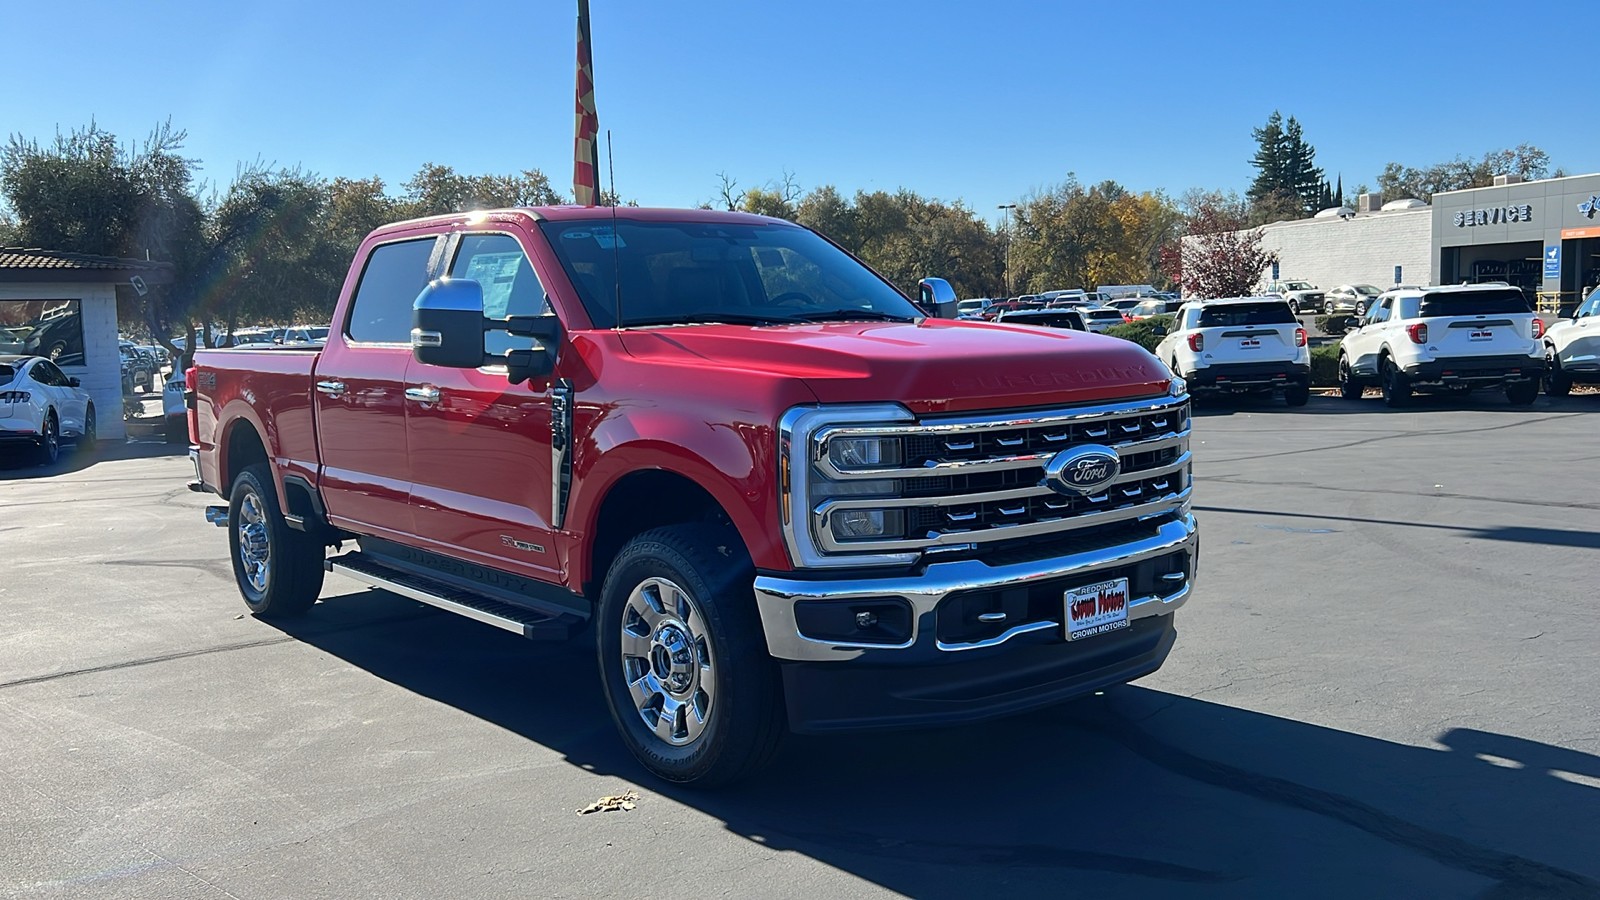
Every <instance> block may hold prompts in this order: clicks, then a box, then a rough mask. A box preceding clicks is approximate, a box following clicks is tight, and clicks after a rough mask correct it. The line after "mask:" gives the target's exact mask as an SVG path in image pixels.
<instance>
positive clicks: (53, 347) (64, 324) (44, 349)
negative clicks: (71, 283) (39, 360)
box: [23, 300, 83, 366]
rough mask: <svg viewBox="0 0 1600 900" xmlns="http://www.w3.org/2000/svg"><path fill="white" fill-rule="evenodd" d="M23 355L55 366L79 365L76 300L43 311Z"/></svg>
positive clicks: (79, 321)
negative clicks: (39, 357) (36, 357)
mask: <svg viewBox="0 0 1600 900" xmlns="http://www.w3.org/2000/svg"><path fill="white" fill-rule="evenodd" d="M23 352H24V353H26V354H28V355H30V356H42V357H44V358H45V359H48V360H50V361H51V362H53V363H55V364H56V365H58V366H81V365H83V317H82V316H81V315H80V314H79V312H78V302H77V301H76V300H73V301H69V302H67V303H63V304H61V305H60V306H57V307H55V308H54V309H49V310H46V311H45V312H44V313H43V314H42V315H41V316H40V317H39V321H38V322H36V323H34V326H33V330H32V331H30V332H28V340H27V342H26V344H25V345H24V347H23Z"/></svg>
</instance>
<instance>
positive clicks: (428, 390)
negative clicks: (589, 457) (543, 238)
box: [406, 231, 560, 582]
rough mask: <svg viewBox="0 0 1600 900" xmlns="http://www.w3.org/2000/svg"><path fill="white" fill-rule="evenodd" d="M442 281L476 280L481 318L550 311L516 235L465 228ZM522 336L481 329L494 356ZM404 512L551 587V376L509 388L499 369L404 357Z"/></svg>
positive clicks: (437, 543) (433, 533) (473, 556)
mask: <svg viewBox="0 0 1600 900" xmlns="http://www.w3.org/2000/svg"><path fill="white" fill-rule="evenodd" d="M447 256H448V260H447V269H446V271H447V272H448V274H449V276H450V277H451V278H464V279H471V280H473V281H477V282H478V283H479V284H481V285H482V286H483V299H484V315H485V318H489V319H502V318H505V317H506V316H537V315H542V314H545V313H547V312H549V306H548V304H547V301H546V299H545V291H544V287H543V283H542V282H541V280H540V278H539V276H538V274H537V273H536V272H535V271H534V268H533V266H532V264H531V263H530V262H529V256H528V253H527V252H526V250H525V249H524V247H523V245H522V242H521V240H520V237H519V235H518V234H516V233H513V232H510V231H496V232H468V233H464V234H461V235H459V236H456V237H453V238H452V239H451V241H450V245H449V249H448V250H447ZM531 346H532V341H531V339H529V338H513V337H511V336H509V335H507V334H506V333H505V332H499V331H491V332H488V333H487V334H486V336H485V350H486V353H487V354H490V355H497V356H499V355H503V354H504V353H505V351H506V350H509V349H512V348H526V347H531ZM406 394H407V399H406V444H407V446H409V448H410V471H411V475H410V478H411V483H412V484H411V516H412V521H413V522H414V523H415V527H416V534H417V536H418V540H419V541H420V542H421V543H422V544H423V545H425V546H427V547H428V548H429V549H432V550H434V551H436V552H438V553H442V554H445V555H448V556H452V557H456V558H458V559H463V560H466V561H468V562H472V563H476V564H479V565H484V566H490V567H493V568H499V569H505V570H510V571H514V572H517V573H519V574H523V575H527V576H530V577H534V578H539V579H541V580H544V581H549V582H554V581H556V580H557V577H556V575H557V573H558V572H559V569H560V566H559V564H558V561H557V554H556V551H555V547H554V545H553V543H552V537H553V530H552V526H551V521H550V520H551V515H552V511H551V496H552V494H553V489H552V485H551V471H552V464H551V433H550V415H551V379H550V376H548V375H541V376H535V377H534V378H532V379H531V380H529V381H525V382H523V383H521V384H516V385H513V384H511V383H510V382H509V380H508V379H507V377H506V368H505V366H503V365H488V366H484V367H481V368H477V369H454V368H446V367H441V366H431V365H426V364H424V363H420V362H415V361H413V362H412V363H411V366H410V369H409V370H408V372H407V375H406Z"/></svg>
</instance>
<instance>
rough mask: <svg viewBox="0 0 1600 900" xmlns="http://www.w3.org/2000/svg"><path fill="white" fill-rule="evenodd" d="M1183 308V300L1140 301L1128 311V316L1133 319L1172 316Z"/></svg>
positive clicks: (1153, 299)
mask: <svg viewBox="0 0 1600 900" xmlns="http://www.w3.org/2000/svg"><path fill="white" fill-rule="evenodd" d="M1182 307H1183V301H1182V300H1158V299H1155V298H1151V299H1147V300H1140V301H1139V302H1138V303H1135V304H1134V305H1133V306H1132V307H1130V308H1129V309H1128V310H1127V315H1128V318H1129V319H1130V320H1132V319H1148V318H1151V317H1152V316H1170V315H1172V314H1174V313H1176V312H1177V311H1178V310H1179V309H1181V308H1182Z"/></svg>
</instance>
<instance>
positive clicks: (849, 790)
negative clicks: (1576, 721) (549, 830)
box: [274, 592, 1600, 898]
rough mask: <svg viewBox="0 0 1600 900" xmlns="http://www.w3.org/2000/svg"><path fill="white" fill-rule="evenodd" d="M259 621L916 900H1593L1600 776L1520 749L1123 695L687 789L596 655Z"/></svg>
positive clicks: (1502, 739)
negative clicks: (663, 768) (658, 769)
mask: <svg viewBox="0 0 1600 900" xmlns="http://www.w3.org/2000/svg"><path fill="white" fill-rule="evenodd" d="M407 611H412V612H414V614H407ZM274 624H275V627H277V628H279V629H281V630H282V631H283V632H284V633H286V634H288V635H290V636H293V637H295V638H297V639H298V640H300V641H303V642H304V643H306V644H308V645H311V646H314V647H317V648H319V649H320V650H322V651H324V652H326V653H329V654H331V655H333V656H335V657H338V658H340V659H342V660H344V661H346V662H348V663H350V664H352V665H354V666H357V667H359V668H360V669H363V670H365V671H367V672H369V673H371V674H372V675H374V676H376V677H378V678H381V679H383V680H384V681H386V682H389V683H392V684H394V685H397V686H399V687H402V688H404V689H406V690H409V691H412V692H414V693H416V694H418V695H421V696H424V697H427V698H430V699H432V700H434V701H436V702H440V703H444V704H447V705H449V706H452V707H454V708H456V709H459V710H461V711H463V712H466V713H468V714H470V715H472V716H475V717H477V718H479V719H481V720H483V721H485V722H488V723H492V724H493V725H495V726H498V727H500V728H504V729H507V730H509V731H511V732H514V733H516V734H518V735H521V736H523V737H525V738H527V739H528V740H530V741H533V742H536V743H538V744H540V745H542V746H544V747H547V748H550V749H552V750H555V751H557V752H559V753H561V754H563V755H564V756H565V757H566V758H567V759H568V761H569V762H571V763H572V764H573V765H575V766H579V767H581V768H583V769H585V770H588V771H591V772H594V773H597V774H600V775H606V776H612V777H615V778H620V779H623V780H625V781H630V782H637V783H638V784H639V785H640V787H641V789H642V790H643V791H645V792H646V796H645V798H644V800H643V801H641V812H643V811H645V810H647V809H648V807H649V805H650V802H651V797H650V796H649V794H651V793H654V794H657V795H661V796H665V797H667V798H670V799H671V800H672V801H675V802H676V803H680V804H683V805H685V806H688V807H690V808H692V809H695V810H698V811H700V812H702V813H704V814H705V815H708V816H713V817H716V818H717V819H718V820H720V821H721V822H723V823H725V826H726V827H727V829H728V830H729V831H730V832H732V833H734V834H737V835H739V836H741V837H743V838H745V839H746V840H748V841H751V842H754V843H757V844H760V845H761V846H763V847H765V848H768V849H770V850H772V851H774V852H775V853H791V854H800V855H804V856H806V857H810V858H812V859H815V860H817V861H819V862H821V863H823V864H826V865H828V866H830V867H833V868H836V869H838V870H841V871H844V872H848V873H851V874H853V875H855V876H857V877H859V878H862V879H866V880H868V881H871V882H874V883H876V884H878V885H881V886H883V887H885V888H888V889H890V890H893V891H896V892H899V893H902V894H907V895H911V896H973V895H977V894H979V893H987V894H993V893H995V892H996V891H998V892H1000V893H1004V894H1008V895H1014V894H1018V893H1023V894H1033V893H1037V892H1048V893H1049V894H1050V895H1052V896H1059V895H1064V894H1065V893H1072V894H1085V893H1093V894H1096V895H1102V894H1114V893H1125V892H1126V891H1127V890H1128V889H1129V888H1130V886H1131V888H1132V889H1133V890H1134V891H1135V893H1136V894H1137V895H1138V896H1167V895H1174V896H1193V895H1195V894H1197V893H1199V894H1205V895H1211V896H1240V895H1254V896H1351V895H1358V894H1360V893H1362V892H1365V893H1368V894H1370V895H1373V896H1422V895H1428V896H1484V897H1495V898H1506V897H1523V896H1527V897H1534V896H1537V897H1595V896H1600V859H1597V858H1596V856H1595V853H1594V850H1595V848H1596V845H1595V836H1596V835H1600V758H1597V757H1595V756H1591V755H1589V754H1586V753H1581V752H1577V751H1573V750H1568V749H1562V748H1557V747H1552V746H1548V745H1544V744H1540V743H1536V742H1533V741H1527V740H1523V739H1520V738H1516V737H1510V736H1505V735H1498V734H1491V733H1487V732H1481V731H1474V730H1470V729H1460V728H1455V729H1449V730H1446V731H1444V732H1442V733H1441V734H1439V735H1438V736H1437V737H1436V738H1435V741H1436V743H1437V744H1438V746H1436V747H1418V746H1410V745H1404V744H1397V743H1393V742H1389V741H1384V740H1378V739H1375V738H1370V737H1365V736H1362V735H1358V734H1353V733H1350V732H1344V731H1339V730H1335V729H1330V728H1324V727H1320V726H1317V725H1312V724H1307V723H1305V722H1300V721H1295V720H1291V719H1284V718H1279V717H1275V716H1271V715H1265V714H1261V713H1255V712H1250V711H1247V710H1243V709H1237V708H1233V707H1229V706H1225V705H1221V704H1216V703H1209V702H1206V701H1203V700H1197V699H1192V698H1188V697H1182V696H1178V695H1174V694H1168V693H1165V692H1162V691H1157V690H1151V689H1147V688H1142V687H1137V686H1129V687H1124V688H1119V689H1115V690H1112V691H1109V692H1106V694H1105V695H1103V696H1096V697H1092V698H1087V699H1085V700H1083V701H1080V702H1078V703H1076V704H1071V705H1068V706H1064V707H1060V708H1056V709H1053V710H1050V711H1046V712H1042V713H1037V714H1034V715H1030V716H1024V717H1019V718H1014V719H1007V720H1001V721H997V722H992V723H987V724H984V725H979V726H974V727H970V728H961V729H949V730H938V731H917V732H902V733H894V734H885V735H872V736H843V737H831V738H826V739H824V738H807V737H800V738H792V739H791V740H790V741H789V743H788V744H787V745H786V747H785V749H784V750H783V752H782V753H781V755H780V757H779V758H778V760H777V761H776V763H775V764H774V765H773V766H772V767H771V769H769V770H767V771H766V772H765V773H763V774H762V775H760V776H758V777H757V778H756V779H754V780H753V781H751V782H748V783H745V784H743V785H740V786H738V787H735V788H731V789H727V790H722V791H698V790H691V789H686V788H682V787H679V786H674V785H667V784H663V783H661V782H658V781H656V780H654V779H652V778H650V777H649V776H647V775H646V774H645V773H644V771H643V770H642V769H641V768H639V766H638V765H637V764H636V763H635V762H634V761H633V760H632V758H631V757H629V756H628V754H627V752H626V751H625V750H624V749H623V748H622V745H621V743H620V742H619V740H618V739H617V737H616V735H615V733H614V729H613V725H612V723H611V721H610V718H609V716H608V715H607V714H606V712H605V708H604V706H603V703H602V699H601V691H600V687H599V683H598V678H597V677H596V675H595V663H594V654H593V651H592V649H591V647H592V644H591V642H590V641H588V640H585V639H581V638H580V639H577V640H575V641H573V642H571V643H568V644H556V645H535V644H530V643H528V642H526V641H524V640H522V639H521V638H518V637H514V636H511V635H508V634H505V633H503V632H499V631H495V630H493V629H489V628H484V627H482V626H481V625H478V624H476V623H472V622H469V621H467V620H464V619H461V618H458V617H455V616H451V615H448V614H445V613H438V612H434V611H432V610H430V609H428V608H426V607H419V606H418V605H417V604H414V603H412V602H410V601H407V600H404V599H401V598H399V597H395V596H392V595H388V594H385V593H383V592H358V593H352V594H348V595H344V596H338V597H333V598H329V599H325V600H324V601H323V602H322V603H320V604H319V605H318V606H317V607H316V608H315V609H313V611H312V612H311V614H310V615H309V616H308V617H306V618H304V619H301V620H299V621H290V622H281V623H274ZM1180 625H1181V620H1180ZM1181 646H1182V645H1181V642H1180V652H1181ZM530 685H541V686H542V688H541V689H540V690H538V691H532V690H530V689H529V686H530ZM555 686H560V688H559V689H552V688H553V687H555ZM537 771H538V770H533V771H532V772H530V776H529V777H536V776H537ZM540 793H541V791H540V787H539V785H537V784H529V785H528V786H527V790H526V792H525V796H524V797H523V798H522V799H521V800H519V801H518V802H538V797H539V795H540ZM635 814H639V813H635ZM684 852H685V854H686V855H687V856H689V857H692V856H693V854H694V852H695V850H694V848H693V847H692V846H686V847H685V848H684ZM711 886H712V885H704V886H702V887H711ZM797 889H798V886H797ZM777 893H778V894H782V893H783V891H782V890H781V889H779V890H778V891H777Z"/></svg>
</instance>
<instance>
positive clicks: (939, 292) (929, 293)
mask: <svg viewBox="0 0 1600 900" xmlns="http://www.w3.org/2000/svg"><path fill="white" fill-rule="evenodd" d="M917 294H918V297H919V298H920V302H919V304H918V305H920V306H921V307H922V309H923V311H924V312H926V313H927V314H928V315H930V316H936V317H938V318H941V319H954V318H955V317H956V289H955V288H953V287H951V286H950V282H948V281H945V280H944V279H943V278H933V277H929V278H924V279H922V280H921V281H919V282H917Z"/></svg>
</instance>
